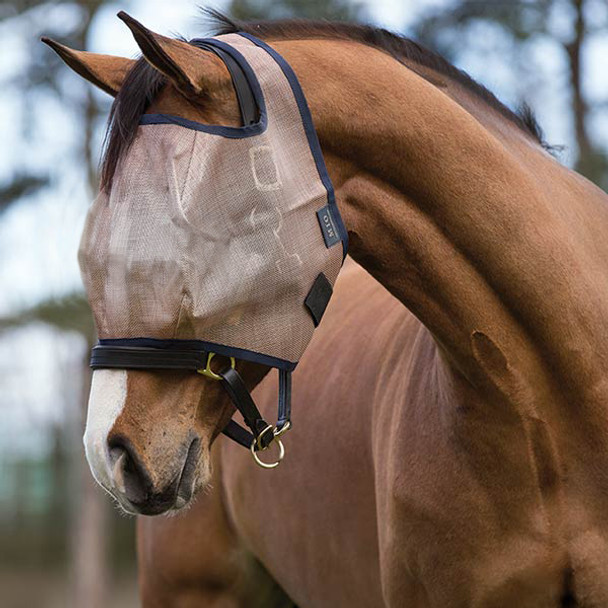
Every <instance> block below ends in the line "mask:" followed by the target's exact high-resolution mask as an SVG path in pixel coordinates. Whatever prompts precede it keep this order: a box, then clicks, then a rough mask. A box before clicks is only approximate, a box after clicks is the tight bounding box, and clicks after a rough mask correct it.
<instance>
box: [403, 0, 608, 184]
mask: <svg viewBox="0 0 608 608" xmlns="http://www.w3.org/2000/svg"><path fill="white" fill-rule="evenodd" d="M607 25H608V10H606V4H605V2H602V1H601V0H534V1H532V0H516V1H513V0H508V1H506V0H494V1H492V2H480V1H476V0H460V1H454V2H452V3H450V4H449V5H448V6H445V7H442V8H441V9H434V10H431V11H426V12H424V13H423V14H422V16H421V17H420V18H419V19H418V20H417V22H416V23H415V24H414V26H413V31H414V35H415V37H416V38H418V39H419V40H420V41H421V42H422V43H423V44H426V45H427V46H430V47H431V48H434V49H435V50H437V51H438V52H440V53H441V54H443V55H444V56H446V57H447V58H449V59H451V60H452V61H455V62H457V63H460V62H459V57H461V56H462V55H463V54H464V53H465V52H475V50H476V49H477V50H479V47H480V45H481V44H483V42H484V40H483V39H484V38H485V40H486V41H487V39H488V38H489V37H492V40H501V39H504V38H506V39H507V40H508V41H509V45H508V46H507V48H506V51H507V55H506V56H505V57H504V66H505V69H514V70H517V71H518V72H519V73H520V74H521V73H525V72H526V71H528V73H531V72H533V71H539V72H537V73H542V71H543V70H546V65H543V64H542V63H540V64H539V63H537V62H536V61H535V53H534V50H535V48H538V47H539V45H541V44H543V45H548V46H549V48H552V49H555V50H556V51H557V53H558V54H559V56H560V57H561V58H562V61H563V63H564V65H565V67H566V69H567V71H568V82H567V86H568V91H567V94H568V99H569V101H568V108H569V111H568V114H569V116H568V118H569V120H570V121H571V124H572V131H573V133H574V143H575V144H576V157H575V161H574V167H575V169H576V170H577V171H579V172H580V173H582V174H583V175H585V176H586V177H588V178H589V179H591V180H592V181H594V182H595V183H597V184H599V185H602V186H603V187H604V188H607V187H608V161H607V158H606V149H603V146H602V143H601V142H600V141H598V138H597V137H596V136H594V134H593V133H592V130H591V124H592V121H593V120H594V119H595V117H596V115H597V113H598V112H600V111H602V110H603V107H604V106H605V103H606V101H607V100H606V99H604V100H599V101H595V100H591V99H590V96H589V94H588V93H587V92H586V90H585V83H584V74H585V68H586V59H587V52H588V50H589V47H590V43H591V42H592V40H593V39H594V37H596V36H597V35H598V33H599V32H601V31H602V30H604V28H605V27H606V26H607ZM480 26H485V28H486V29H485V30H483V32H484V33H485V34H482V33H480V32H481V29H480ZM545 48H546V47H545ZM501 50H503V48H502V47H501ZM540 54H541V53H536V55H540ZM545 56H546V52H545Z"/></svg>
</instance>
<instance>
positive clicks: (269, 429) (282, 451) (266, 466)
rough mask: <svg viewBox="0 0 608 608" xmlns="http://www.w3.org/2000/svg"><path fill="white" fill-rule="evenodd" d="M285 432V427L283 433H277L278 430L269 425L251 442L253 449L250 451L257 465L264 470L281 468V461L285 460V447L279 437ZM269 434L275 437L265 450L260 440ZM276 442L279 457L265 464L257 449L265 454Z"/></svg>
mask: <svg viewBox="0 0 608 608" xmlns="http://www.w3.org/2000/svg"><path fill="white" fill-rule="evenodd" d="M285 430H286V429H285V428H284V427H283V429H281V431H277V429H276V428H274V427H273V426H272V425H271V424H269V425H268V426H267V427H266V428H265V429H264V430H263V431H262V432H261V433H260V434H259V435H258V436H257V437H254V439H253V441H252V442H251V447H250V448H249V449H250V451H251V455H252V456H253V459H254V460H255V463H256V464H257V465H258V466H260V467H262V468H263V469H275V468H276V467H278V466H279V464H281V460H283V458H284V457H285V446H284V445H283V442H282V441H281V440H280V439H279V435H280V434H281V433H282V432H284V431H285ZM268 432H270V433H272V435H273V437H272V441H271V442H270V443H269V444H268V445H267V446H266V447H265V448H263V447H262V446H261V444H260V440H261V439H262V437H263V436H264V435H265V434H266V433H268ZM275 441H276V443H277V445H278V446H279V457H278V458H277V460H275V461H274V462H264V461H263V460H262V459H261V458H260V457H259V456H258V453H257V451H256V449H255V448H256V447H257V448H258V450H259V451H260V452H265V451H266V450H267V449H268V448H269V447H270V446H271V445H272V444H273V443H274V442H275Z"/></svg>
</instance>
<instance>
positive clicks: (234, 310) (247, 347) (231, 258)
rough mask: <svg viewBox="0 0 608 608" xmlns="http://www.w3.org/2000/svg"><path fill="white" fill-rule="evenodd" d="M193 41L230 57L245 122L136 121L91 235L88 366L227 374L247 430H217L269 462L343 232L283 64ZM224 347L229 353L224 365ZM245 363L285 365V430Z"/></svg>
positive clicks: (256, 47)
mask: <svg viewBox="0 0 608 608" xmlns="http://www.w3.org/2000/svg"><path fill="white" fill-rule="evenodd" d="M192 44H194V45H196V46H198V47H201V48H203V49H206V50H208V51H211V52H214V53H216V54H217V55H218V56H219V57H220V59H222V60H223V61H224V63H225V64H226V67H227V68H228V70H229V72H230V74H231V77H232V81H233V85H234V87H235V90H236V93H237V99H238V102H239V106H240V109H241V115H242V119H243V126H241V127H224V126H214V125H205V124H200V123H196V122H192V121H189V120H186V119H183V118H180V117H176V116H170V115H166V114H145V115H143V116H142V118H141V121H140V126H139V128H138V131H137V134H136V137H135V140H134V143H133V144H132V147H131V148H130V150H129V152H128V155H127V157H126V159H125V161H124V162H123V163H122V164H121V165H120V166H119V167H118V169H117V171H116V174H115V176H114V180H113V184H112V188H111V190H110V192H109V193H106V192H101V193H100V195H99V196H98V198H97V199H96V201H95V202H94V204H93V206H92V207H91V209H90V211H89V214H88V217H87V222H86V226H85V231H84V234H83V237H82V243H81V247H80V254H79V259H80V265H81V270H82V275H83V280H84V283H85V286H86V290H87V294H88V297H89V301H90V304H91V307H92V309H93V313H94V315H95V322H96V325H97V329H98V333H99V343H98V345H97V346H95V348H94V349H93V353H92V358H91V367H93V369H99V368H120V369H146V370H154V369H182V370H193V371H197V372H200V373H203V374H205V375H207V376H210V377H213V378H215V379H219V380H221V381H222V383H223V384H224V386H225V388H226V390H227V391H228V393H229V395H230V397H231V398H232V400H233V402H234V404H235V405H236V407H237V409H239V410H240V412H241V414H242V415H243V418H244V420H245V423H246V425H247V426H248V427H249V431H247V430H245V429H244V428H243V427H241V426H239V425H238V424H236V423H235V422H234V421H231V422H230V423H229V424H228V426H227V427H226V428H225V429H224V431H223V432H224V433H225V434H226V435H228V436H229V437H231V438H232V439H235V440H236V441H238V442H239V443H241V444H242V445H245V446H247V447H250V448H251V450H252V452H253V454H254V456H255V457H256V461H258V462H260V463H261V461H260V460H259V458H258V457H257V455H256V452H257V451H259V450H264V449H266V448H267V447H268V446H269V445H270V443H272V441H273V440H275V439H278V436H279V435H280V434H281V433H282V432H284V431H285V430H287V429H288V428H289V426H290V393H291V375H290V374H291V372H292V370H293V369H294V368H295V366H296V364H297V362H298V360H299V359H300V357H301V355H302V353H303V352H304V350H305V349H306V347H307V345H308V343H309V342H310V340H311V338H312V334H313V330H314V328H315V327H316V326H317V325H318V323H319V322H320V320H321V316H322V315H323V312H324V310H325V307H326V306H327V303H328V301H329V297H330V296H331V293H332V287H333V284H334V282H335V280H336V278H337V276H338V272H339V271H340V267H341V265H342V262H343V259H344V256H345V255H346V248H347V236H346V230H345V228H344V225H343V223H342V220H341V218H340V214H339V212H338V208H337V206H336V203H335V199H334V193H333V188H332V185H331V182H330V180H329V176H328V174H327V170H326V168H325V163H324V161H323V157H322V154H321V149H320V146H319V142H318V139H317V136H316V133H315V130H314V127H313V124H312V119H311V116H310V112H309V109H308V106H307V104H306V100H305V98H304V95H303V92H302V90H301V88H300V85H299V83H298V81H297V79H296V76H295V74H294V73H293V71H292V70H291V68H290V67H289V65H288V64H287V62H286V61H285V60H284V59H283V58H282V57H281V56H280V55H279V54H278V53H276V51H274V50H273V49H272V48H270V47H269V46H267V45H266V44H265V43H264V42H262V41H261V40H258V39H256V38H255V37H253V36H250V35H248V34H227V35H223V36H218V37H216V38H209V39H201V40H194V41H193V42H192ZM216 354H221V355H223V356H226V357H229V358H230V361H231V365H230V366H228V367H227V368H226V369H224V370H222V371H220V372H218V373H215V372H214V371H212V370H211V367H210V362H211V359H212V358H213V357H214V356H215V355H216ZM236 359H241V360H246V361H253V362H258V363H262V364H266V365H268V366H271V367H275V368H277V369H278V370H279V416H278V422H277V424H276V426H272V425H269V424H268V423H266V422H265V421H264V420H263V419H262V417H261V415H260V413H259V411H258V409H257V407H256V406H255V403H254V402H253V400H252V399H251V396H250V395H249V392H248V391H247V389H246V387H245V385H244V383H243V381H242V380H241V378H240V376H239V374H238V372H237V371H236V369H235V360H236ZM278 443H279V447H280V450H281V455H280V456H281V457H282V453H283V448H282V444H281V443H280V440H279V441H278Z"/></svg>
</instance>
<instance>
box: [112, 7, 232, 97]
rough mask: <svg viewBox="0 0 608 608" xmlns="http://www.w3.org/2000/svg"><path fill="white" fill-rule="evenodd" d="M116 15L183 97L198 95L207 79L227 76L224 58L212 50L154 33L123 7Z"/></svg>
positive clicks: (147, 58) (222, 78) (221, 79)
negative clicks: (210, 51) (207, 50)
mask: <svg viewBox="0 0 608 608" xmlns="http://www.w3.org/2000/svg"><path fill="white" fill-rule="evenodd" d="M118 18H119V19H121V20H122V21H124V22H125V24H126V25H127V27H128V28H129V29H130V30H131V32H132V34H133V36H134V38H135V42H137V45H138V46H139V48H140V49H141V52H142V53H143V56H144V57H145V59H146V60H147V61H148V62H149V63H150V64H151V65H152V66H153V67H155V68H156V69H157V70H159V71H160V72H162V73H163V74H164V75H165V76H167V78H169V79H170V80H171V81H172V82H173V84H174V85H175V86H176V87H177V88H178V90H179V91H181V92H182V93H183V94H184V95H186V96H187V97H196V96H199V95H201V94H202V93H204V92H205V90H206V89H208V88H209V85H210V83H212V82H221V81H223V80H226V79H229V78H230V74H229V72H228V69H227V68H226V66H225V65H224V62H223V61H222V60H221V59H220V58H219V57H217V56H216V55H214V54H213V53H208V52H205V51H202V50H201V49H198V48H196V47H194V46H192V45H191V44H188V43H187V42H184V41H182V40H175V39H174V38H167V37H166V36H161V35H160V34H156V33H155V32H152V31H151V30H149V29H147V28H146V27H144V26H143V25H142V24H141V23H139V21H136V20H135V19H133V17H131V16H130V15H127V13H125V12H124V11H120V13H118Z"/></svg>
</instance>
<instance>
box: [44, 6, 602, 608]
mask: <svg viewBox="0 0 608 608" xmlns="http://www.w3.org/2000/svg"><path fill="white" fill-rule="evenodd" d="M119 16H121V18H122V19H123V20H124V21H125V22H126V24H127V25H128V26H129V28H130V29H131V31H132V32H133V34H134V36H135V39H136V41H137V43H138V45H139V47H140V49H141V51H142V53H143V58H142V59H139V60H131V59H126V58H120V57H111V56H106V55H96V54H91V53H85V52H82V51H74V50H72V49H69V48H67V47H64V46H62V45H60V44H58V43H56V42H53V41H48V40H47V41H46V42H48V43H49V44H50V45H51V46H52V47H53V48H54V49H55V50H56V51H57V52H58V53H59V55H60V56H61V57H62V58H63V59H64V60H65V61H66V63H67V64H68V65H69V66H70V67H72V68H73V69H74V70H75V71H76V72H78V73H79V74H80V75H81V76H83V77H84V78H86V79H88V80H89V81H91V82H93V83H94V84H96V85H97V86H99V87H101V88H102V89H104V90H105V91H107V92H108V93H110V94H112V95H115V96H116V100H115V103H114V106H113V113H112V118H111V130H110V136H109V141H108V147H107V152H106V156H105V159H104V167H103V173H102V182H103V183H102V188H104V187H106V188H107V187H111V177H112V174H113V172H114V170H115V168H116V166H117V165H118V164H119V163H120V162H122V161H123V160H124V158H125V157H128V151H129V144H130V142H131V141H132V140H133V137H134V136H135V133H136V130H137V125H138V122H139V119H140V116H141V115H142V114H143V113H155V112H162V113H169V114H175V115H177V116H180V117H183V118H186V119H190V120H194V121H197V122H202V123H208V124H223V125H238V124H240V122H239V121H240V118H239V113H238V105H237V100H236V96H235V94H234V90H233V88H232V86H231V83H230V76H229V74H228V72H227V70H226V68H225V66H224V64H223V63H222V62H221V60H219V58H218V57H217V56H215V55H214V54H212V53H210V52H207V51H205V50H202V49H199V48H195V47H193V46H192V45H190V44H189V43H187V42H185V41H183V40H177V39H171V38H167V37H164V36H161V35H159V34H156V33H154V32H151V31H150V30H148V29H147V28H145V27H144V26H143V25H141V24H139V23H138V22H137V21H135V20H134V19H132V18H131V17H129V16H127V15H125V14H124V13H121V14H119ZM219 19H220V24H219V28H218V33H220V34H222V33H230V32H237V31H245V32H248V33H251V34H253V35H255V36H257V37H259V38H261V39H263V40H264V41H266V42H267V43H268V44H270V45H271V46H272V47H273V48H274V49H275V50H276V51H278V52H279V53H280V54H281V55H282V56H283V57H284V58H285V59H286V60H287V61H288V62H289V64H290V65H291V66H292V68H293V70H294V71H295V73H296V74H297V77H298V79H299V80H300V82H301V85H302V87H303V89H304V92H305V94H306V98H307V100H308V104H309V106H310V109H311V112H312V116H313V119H314V123H315V127H316V130H317V132H318V136H319V139H320V142H321V146H322V149H323V154H324V157H325V161H326V164H327V167H328V170H329V174H330V176H331V179H332V181H333V184H334V186H335V190H336V197H337V202H338V206H339V208H340V211H341V213H342V216H343V218H344V220H345V223H346V226H347V228H348V233H349V238H350V249H349V253H350V255H351V256H352V258H353V259H354V260H355V261H357V262H358V263H359V264H360V265H361V266H362V267H363V268H364V269H365V270H366V271H367V272H368V273H369V274H370V275H371V277H373V279H372V278H371V277H368V276H367V275H366V274H365V273H364V271H363V270H359V269H356V268H355V269H350V270H347V272H346V273H345V276H344V277H343V278H342V279H340V280H339V284H338V287H337V289H336V300H335V302H333V303H332V305H331V308H330V311H329V313H328V318H327V320H324V321H323V324H322V325H321V328H320V329H319V330H318V331H319V335H318V336H316V337H315V338H314V340H313V343H312V344H311V346H310V348H309V351H308V352H307V353H306V355H305V357H304V359H303V360H302V363H301V365H300V368H299V369H298V371H297V372H296V375H295V378H294V386H295V387H296V390H295V396H294V410H295V412H296V424H295V428H294V430H293V432H292V435H291V440H290V441H289V449H290V450H291V451H290V453H289V454H288V456H287V457H286V460H285V462H284V463H283V464H282V465H281V467H279V469H277V470H276V471H273V472H271V473H269V472H266V471H261V470H257V469H255V468H254V466H253V463H252V462H251V460H250V458H249V455H248V454H247V453H246V451H244V450H241V449H240V448H238V447H237V446H234V445H232V444H228V443H227V442H226V441H223V440H218V441H215V439H216V437H217V435H218V434H219V432H220V430H221V429H222V428H223V427H224V425H225V424H226V422H227V421H228V420H229V419H230V417H231V416H232V414H233V413H234V408H233V407H232V405H231V403H230V401H229V400H228V398H227V396H226V395H225V394H224V393H223V391H222V390H221V388H220V387H219V386H218V384H217V383H214V382H212V381H207V380H205V379H201V378H200V377H199V376H197V375H196V374H187V373H184V372H155V373H151V372H142V371H133V370H130V371H125V372H120V371H117V370H100V371H96V372H95V373H94V376H93V388H92V393H91V400H90V403H89V417H88V422H87V430H86V433H85V444H86V448H87V456H88V458H89V462H90V465H91V468H92V471H93V473H94V475H95V477H96V478H97V479H98V480H99V481H100V483H101V484H102V485H103V486H104V487H105V488H106V490H107V491H108V492H110V493H111V494H112V495H113V496H114V497H115V498H116V500H118V501H119V502H120V503H121V504H122V505H126V508H127V509H129V510H130V511H132V512H136V513H140V514H145V513H160V512H166V511H170V510H175V509H179V508H181V507H186V506H191V509H190V510H189V511H188V512H187V513H185V515H179V516H177V517H174V518H170V519H167V518H147V517H140V518H139V519H138V532H139V534H138V551H139V567H140V581H141V591H142V598H143V603H144V605H145V606H147V607H151V606H199V605H200V606H283V605H291V604H290V602H291V601H293V602H295V603H297V604H298V605H299V606H302V607H307V606H353V607H355V606H361V607H363V606H366V607H367V606H386V607H390V608H393V607H396V606H406V607H408V608H427V607H442V608H445V607H454V608H455V607H463V606H471V607H479V608H481V607H483V608H486V607H488V608H490V607H507V606H508V607H512V606H517V607H521V608H528V607H530V608H532V607H535V608H537V607H545V606H546V607H566V606H578V607H581V608H599V607H604V606H608V561H607V560H606V555H607V553H608V544H607V540H608V385H607V383H606V377H605V370H606V362H607V360H608V358H607V357H608V353H607V350H608V340H607V338H608V335H607V334H608V304H607V303H608V280H607V273H606V264H607V263H608V240H607V239H606V234H607V232H606V228H607V227H608V206H607V205H606V203H607V201H608V199H607V197H606V195H605V194H604V193H603V192H602V191H601V190H599V189H598V188H596V187H595V186H594V185H593V184H591V183H590V182H589V181H587V180H586V179H584V178H583V177H581V176H580V175H577V174H576V173H574V172H572V171H570V170H568V169H566V168H564V167H563V166H561V165H560V164H559V163H558V162H557V161H556V160H555V159H554V158H553V157H552V156H551V155H550V154H548V153H547V151H546V150H545V149H544V148H543V145H542V142H541V140H540V137H539V132H538V130H537V129H536V128H535V126H534V123H533V121H532V120H531V118H530V117H529V116H528V117H526V118H525V119H523V118H522V117H520V116H519V115H516V114H514V113H512V112H510V111H509V110H508V109H507V108H506V107H504V106H503V105H501V104H500V102H499V101H498V100H497V99H496V98H495V97H494V96H493V95H492V94H491V93H489V92H488V91H487V90H485V89H484V88H483V87H481V86H479V85H478V84H476V83H475V82H473V81H472V80H471V79H470V78H469V77H467V76H466V75H465V74H464V73H462V72H460V71H458V70H457V69H456V68H454V67H453V66H451V65H450V64H448V63H447V62H445V61H444V60H443V59H441V58H439V57H438V56H436V55H434V54H432V53H430V52H429V51H426V50H424V49H422V48H421V47H419V46H418V45H417V44H416V43H414V42H412V41H409V40H406V39H403V38H400V37H398V36H395V35H392V34H389V33H387V32H385V31H382V30H378V29H375V28H371V27H365V26H355V25H338V24H330V23H312V22H300V21H283V22H268V23H233V22H232V21H230V20H229V19H226V18H219ZM238 367H239V370H240V371H241V373H242V374H243V376H244V377H245V379H246V381H247V383H248V385H249V386H250V387H253V386H255V385H257V384H259V383H261V384H260V386H259V387H258V390H257V391H256V392H255V393H254V395H255V396H256V399H257V400H258V401H259V403H260V406H261V409H262V410H263V411H267V410H268V407H269V405H270V404H271V402H272V400H273V399H274V398H275V397H276V395H274V394H273V391H274V389H273V388H272V386H271V383H270V382H268V381H267V380H264V381H262V379H263V378H264V376H265V375H266V373H267V371H268V370H267V369H265V368H263V367H262V366H259V365H256V364H252V363H244V362H239V364H238ZM116 436H121V437H127V438H128V440H129V453H128V454H127V455H126V457H125V458H120V459H119V460H118V461H116V460H115V459H114V461H111V459H110V449H109V447H108V446H109V445H112V439H113V438H115V437H116ZM193 436H195V437H196V440H197V441H198V445H199V447H200V449H198V451H196V452H195V453H193V452H192V451H191V450H189V449H188V446H191V445H192V437H193ZM111 462H114V463H115V462H118V463H119V464H118V465H116V464H114V466H111ZM212 462H213V465H214V466H213V467H212V466H211V464H212ZM144 481H145V483H144ZM133 486H138V487H140V488H141V487H143V486H145V492H144V493H143V499H142V501H140V502H139V503H138V504H137V506H134V505H133V504H129V502H128V501H126V499H125V495H126V493H127V492H128V491H129V489H131V490H132V489H133ZM199 490H202V492H199V494H202V496H201V497H200V498H199V500H198V502H197V503H195V504H193V500H192V496H193V495H194V493H195V492H196V491H199ZM205 490H206V491H205Z"/></svg>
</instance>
